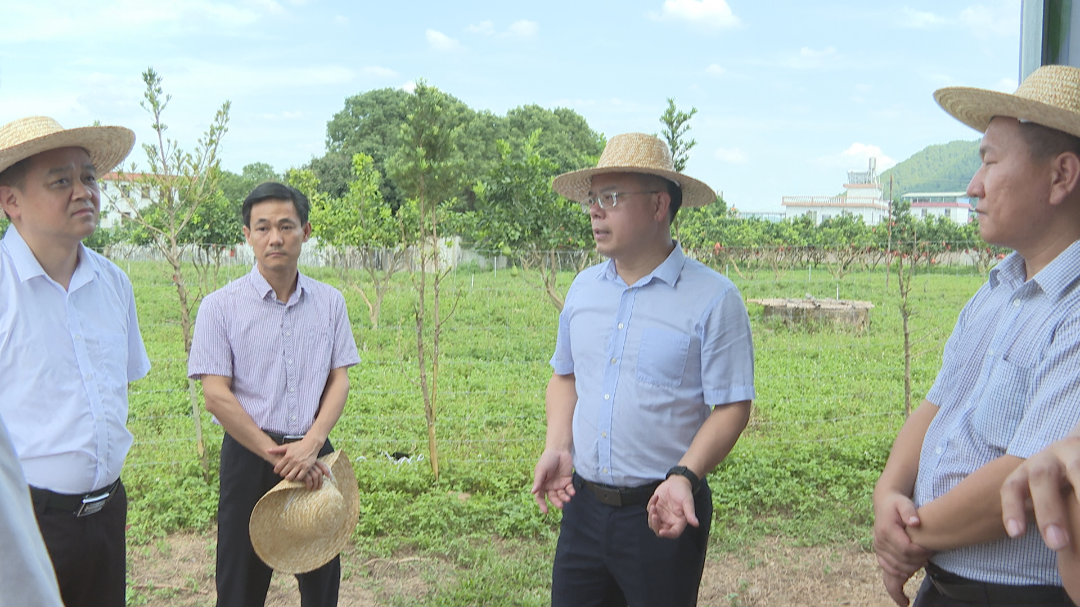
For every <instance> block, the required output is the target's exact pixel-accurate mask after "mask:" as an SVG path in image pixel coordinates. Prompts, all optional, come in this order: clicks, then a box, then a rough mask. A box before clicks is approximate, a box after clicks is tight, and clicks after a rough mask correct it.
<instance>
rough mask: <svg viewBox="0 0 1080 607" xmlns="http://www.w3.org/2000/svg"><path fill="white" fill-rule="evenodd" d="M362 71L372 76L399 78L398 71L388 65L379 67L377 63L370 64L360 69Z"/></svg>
mask: <svg viewBox="0 0 1080 607" xmlns="http://www.w3.org/2000/svg"><path fill="white" fill-rule="evenodd" d="M360 73H361V74H363V75H365V76H370V77H372V78H397V77H398V73H397V72H395V71H394V70H392V69H390V68H388V67H379V66H377V65H369V66H368V67H365V68H363V69H361V70H360Z"/></svg>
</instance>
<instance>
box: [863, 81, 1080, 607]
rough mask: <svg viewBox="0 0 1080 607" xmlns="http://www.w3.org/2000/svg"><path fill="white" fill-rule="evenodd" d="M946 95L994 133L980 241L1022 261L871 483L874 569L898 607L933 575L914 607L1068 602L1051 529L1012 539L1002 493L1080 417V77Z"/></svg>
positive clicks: (955, 337) (1007, 270)
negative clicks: (918, 581)
mask: <svg viewBox="0 0 1080 607" xmlns="http://www.w3.org/2000/svg"><path fill="white" fill-rule="evenodd" d="M935 97H936V99H937V100H938V103H940V104H941V106H942V107H943V108H945V110H946V111H947V112H949V113H950V114H952V115H953V116H955V117H956V118H958V119H959V120H960V121H961V122H964V123H965V124H968V125H969V126H972V127H974V128H976V129H978V130H980V131H983V132H984V133H985V135H984V137H983V139H982V143H981V145H980V146H979V154H980V155H981V157H982V166H981V167H980V168H979V170H978V172H977V173H975V176H974V177H973V178H972V180H971V184H970V185H969V186H968V195H969V196H972V197H974V198H978V199H979V202H978V204H977V205H976V207H975V212H976V213H977V214H978V218H979V232H980V234H981V235H982V237H983V239H984V240H986V241H987V242H989V243H992V244H996V245H1000V246H1005V247H1009V248H1011V249H1013V250H1014V251H1015V252H1014V253H1012V254H1011V255H1009V256H1008V257H1006V258H1005V259H1004V260H1003V261H1002V262H1001V263H1000V264H998V266H997V267H996V268H994V269H993V270H991V272H990V279H989V281H988V282H987V283H986V284H985V285H983V286H982V288H980V289H979V291H978V292H977V293H976V294H975V296H974V297H973V298H972V299H971V301H969V302H968V304H967V305H966V306H965V307H964V309H963V311H962V312H961V313H960V318H959V320H958V321H957V323H956V328H955V329H954V330H953V334H952V336H951V337H950V338H949V341H948V343H947V344H946V346H945V352H944V355H943V359H942V366H941V370H940V372H939V373H938V377H937V380H936V381H935V383H934V386H933V388H931V390H930V392H929V393H928V394H927V395H926V399H925V400H924V401H923V403H922V405H921V406H920V407H919V408H918V409H916V410H915V412H914V413H912V415H911V417H909V418H908V420H907V421H906V422H905V423H904V426H903V428H902V429H901V430H900V434H899V436H898V437H897V439H896V442H895V443H894V445H893V449H892V453H891V454H890V455H889V460H888V463H887V464H886V466H885V470H884V471H883V472H882V474H881V478H880V479H879V480H878V483H877V486H876V487H875V489H874V513H875V523H874V546H875V548H876V550H877V553H878V562H879V564H880V565H881V567H882V570H883V578H884V582H885V587H886V589H887V590H888V592H889V594H890V595H891V596H892V598H893V600H894V601H895V602H896V603H897V604H898V605H901V606H904V605H907V604H908V599H907V597H906V596H905V595H904V591H903V586H904V582H905V581H906V580H907V579H908V578H910V577H911V576H912V575H913V574H914V573H915V572H916V571H917V570H918V569H920V568H923V567H925V568H926V571H927V577H926V580H925V581H924V583H923V585H922V587H921V589H920V590H919V594H918V597H917V598H916V601H915V604H916V605H923V606H931V605H933V606H937V605H961V604H971V602H972V601H984V602H980V603H978V604H988V603H986V602H985V600H987V599H986V597H992V598H993V599H994V600H995V601H997V603H995V604H1009V605H1032V604H1055V605H1071V604H1072V603H1071V602H1070V601H1069V599H1068V597H1067V596H1066V594H1065V591H1064V589H1063V588H1062V587H1061V585H1062V583H1061V578H1060V576H1059V575H1058V572H1057V568H1056V566H1055V555H1054V552H1053V551H1052V550H1050V549H1049V548H1048V547H1047V546H1046V544H1045V543H1043V541H1042V539H1041V538H1040V537H1039V534H1038V533H1028V534H1026V535H1024V536H1023V537H1021V538H1019V539H1009V538H1008V537H1006V529H1005V527H1004V526H1003V524H1002V511H1001V500H1000V498H999V491H1000V489H1001V487H1002V482H1003V480H1004V479H1005V478H1006V477H1007V476H1008V475H1009V474H1010V473H1011V472H1013V471H1014V470H1015V469H1017V467H1019V466H1020V465H1021V464H1022V463H1023V462H1024V460H1025V459H1026V458H1028V457H1031V456H1032V455H1034V454H1035V453H1037V452H1038V451H1040V450H1041V449H1042V448H1044V447H1045V446H1046V445H1048V444H1050V443H1051V442H1053V441H1055V440H1057V439H1060V438H1061V437H1062V436H1064V435H1065V434H1066V433H1067V432H1068V431H1069V429H1070V428H1071V427H1072V426H1073V425H1074V424H1075V423H1076V419H1077V417H1078V416H1080V373H1078V372H1077V370H1078V369H1080V244H1078V243H1077V240H1080V69H1077V68H1072V67H1066V66H1046V67H1043V68H1040V69H1039V70H1037V71H1035V72H1034V73H1033V74H1032V75H1031V76H1030V77H1028V78H1027V79H1026V80H1025V81H1024V83H1023V84H1021V85H1020V88H1019V89H1018V90H1017V92H1016V93H1015V94H1013V95H1009V94H1005V93H998V92H995V91H986V90H981V89H970V88H959V87H954V88H946V89H941V90H939V91H937V93H935ZM1013 535H1017V533H1015V532H1014V533H1013Z"/></svg>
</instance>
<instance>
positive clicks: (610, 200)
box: [581, 190, 660, 213]
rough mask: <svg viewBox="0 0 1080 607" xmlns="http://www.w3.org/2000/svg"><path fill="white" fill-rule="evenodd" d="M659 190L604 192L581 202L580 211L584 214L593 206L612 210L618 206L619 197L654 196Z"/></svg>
mask: <svg viewBox="0 0 1080 607" xmlns="http://www.w3.org/2000/svg"><path fill="white" fill-rule="evenodd" d="M659 191H660V190H642V191H640V192H605V193H603V194H600V195H599V196H589V197H588V198H586V199H585V200H583V201H582V202H581V210H582V211H585V212H586V213H588V212H589V209H591V208H592V205H593V204H598V205H600V208H601V209H614V208H615V205H617V204H619V197H620V196H630V195H631V194H656V193H658V192H659Z"/></svg>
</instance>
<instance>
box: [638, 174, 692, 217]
mask: <svg viewBox="0 0 1080 607" xmlns="http://www.w3.org/2000/svg"><path fill="white" fill-rule="evenodd" d="M639 174H640V175H641V177H642V179H643V180H644V181H645V183H646V184H648V185H646V187H649V188H655V189H657V190H659V191H661V192H667V193H668V196H669V197H671V204H669V205H668V223H674V222H675V214H676V213H678V212H679V209H680V208H681V207H682V188H681V187H679V184H677V183H675V182H674V181H672V180H670V179H667V178H665V177H661V176H659V175H653V174H651V173H639Z"/></svg>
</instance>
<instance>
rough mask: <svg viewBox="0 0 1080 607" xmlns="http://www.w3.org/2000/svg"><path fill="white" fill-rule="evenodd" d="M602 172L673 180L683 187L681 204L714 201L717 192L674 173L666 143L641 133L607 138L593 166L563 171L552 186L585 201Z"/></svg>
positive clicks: (699, 204) (569, 195)
mask: <svg viewBox="0 0 1080 607" xmlns="http://www.w3.org/2000/svg"><path fill="white" fill-rule="evenodd" d="M604 173H647V174H649V175H659V176H661V177H663V178H664V179H668V180H670V181H674V182H675V183H676V184H678V185H679V187H681V188H682V194H683V202H682V206H684V207H703V206H705V205H707V204H709V203H711V202H713V201H714V200H716V192H715V191H714V190H713V189H712V188H710V187H709V186H707V185H705V183H704V182H702V181H698V180H697V179H694V178H693V177H687V176H686V175H683V174H682V173H677V172H675V165H674V164H673V163H672V162H671V152H670V151H668V146H667V144H666V143H664V142H663V141H662V140H661V139H660V138H659V137H653V136H652V135H646V134H644V133H624V134H622V135H615V136H614V137H612V138H611V139H609V140H608V142H607V146H605V147H604V152H603V153H602V154H600V161H599V162H597V163H596V168H594V169H584V170H581V171H573V172H571V173H563V174H562V175H559V176H558V177H556V178H555V181H553V182H552V184H551V187H552V188H553V189H554V190H555V191H556V192H558V193H559V194H561V195H563V196H565V197H567V198H569V199H570V200H574V201H577V202H585V199H586V198H588V196H589V188H590V187H592V177H593V175H602V174H604Z"/></svg>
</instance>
